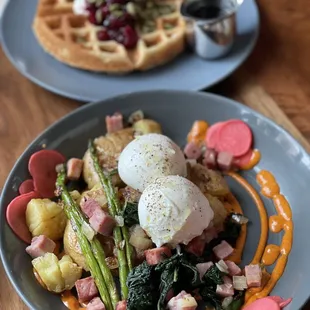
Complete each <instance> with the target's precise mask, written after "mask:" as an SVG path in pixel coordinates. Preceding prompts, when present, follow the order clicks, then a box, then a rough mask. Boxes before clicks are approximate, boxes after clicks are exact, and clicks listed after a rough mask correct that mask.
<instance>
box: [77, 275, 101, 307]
mask: <svg viewBox="0 0 310 310" xmlns="http://www.w3.org/2000/svg"><path fill="white" fill-rule="evenodd" d="M75 288H76V291H77V294H78V298H79V301H80V302H86V301H90V300H92V299H93V298H95V297H96V296H97V295H98V289H97V286H96V284H95V281H94V279H93V278H92V277H88V278H84V279H80V280H77V281H76V282H75Z"/></svg>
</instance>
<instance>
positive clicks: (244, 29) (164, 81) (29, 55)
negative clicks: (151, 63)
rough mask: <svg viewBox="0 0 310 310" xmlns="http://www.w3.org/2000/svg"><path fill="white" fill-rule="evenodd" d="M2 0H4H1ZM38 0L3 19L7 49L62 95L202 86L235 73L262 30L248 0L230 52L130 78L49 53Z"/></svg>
mask: <svg viewBox="0 0 310 310" xmlns="http://www.w3.org/2000/svg"><path fill="white" fill-rule="evenodd" d="M0 1H3V0H0ZM36 6H37V0H27V1H26V0H11V1H8V3H7V5H6V7H5V8H4V11H3V15H2V18H1V23H0V37H2V47H3V49H4V51H5V53H6V55H7V57H8V58H9V59H10V61H11V62H12V63H13V64H14V66H15V67H16V68H17V69H18V70H19V71H20V72H21V73H22V74H23V75H25V76H26V77H27V78H29V79H30V80H31V81H33V82H34V83H37V84H39V85H40V86H42V87H44V88H46V89H48V90H50V91H52V92H55V93H57V94H59V95H62V96H65V97H69V98H73V99H77V100H81V101H96V100H102V99H105V98H108V97H112V96H115V95H120V94H124V93H128V92H135V91H143V90H151V89H172V90H201V89H204V88H207V87H209V86H211V85H213V84H215V83H217V82H219V81H220V80H222V79H224V78H225V77H227V76H228V75H229V74H231V73H232V72H233V71H234V70H235V69H236V68H237V67H238V66H239V65H240V64H242V62H243V61H244V60H245V59H246V58H247V56H248V55H249V54H250V53H251V51H252V49H253V47H254V45H255V42H256V40H257V36H258V31H259V13H258V8H257V6H256V3H255V1H254V0H245V2H244V3H243V5H242V6H241V8H240V10H239V12H238V14H237V20H238V37H237V40H236V44H235V45H234V48H233V50H232V51H231V53H230V54H229V55H228V56H227V57H225V58H223V59H219V60H216V61H204V60H202V59H200V58H198V57H197V56H195V55H194V54H192V53H184V54H182V55H181V56H179V57H178V58H177V59H176V60H175V61H173V62H171V63H169V64H167V65H166V66H163V67H160V68H157V69H154V70H151V71H148V72H143V73H139V72H136V73H133V74H129V75H126V76H109V75H105V74H98V73H92V72H87V71H83V70H78V69H74V68H71V67H68V66H67V65H65V64H62V63H61V62H59V61H57V60H55V59H54V58H52V57H51V56H50V55H48V54H47V53H45V52H44V51H43V49H42V48H41V47H40V46H39V44H38V43H37V40H36V38H35V37H34V35H33V33H32V29H31V25H32V20H33V17H34V14H35V10H36Z"/></svg>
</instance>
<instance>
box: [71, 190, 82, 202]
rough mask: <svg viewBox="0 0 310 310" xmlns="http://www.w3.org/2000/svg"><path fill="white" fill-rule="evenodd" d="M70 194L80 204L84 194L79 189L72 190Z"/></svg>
mask: <svg viewBox="0 0 310 310" xmlns="http://www.w3.org/2000/svg"><path fill="white" fill-rule="evenodd" d="M70 195H71V197H72V199H73V200H74V201H75V202H76V203H77V204H80V202H81V198H82V196H81V194H80V193H79V192H78V191H77V190H74V191H72V192H70Z"/></svg>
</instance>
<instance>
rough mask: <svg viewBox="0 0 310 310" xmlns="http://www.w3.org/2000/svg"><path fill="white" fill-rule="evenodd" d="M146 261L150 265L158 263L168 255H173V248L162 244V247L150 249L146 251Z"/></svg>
mask: <svg viewBox="0 0 310 310" xmlns="http://www.w3.org/2000/svg"><path fill="white" fill-rule="evenodd" d="M144 254H145V259H146V262H147V263H148V264H149V265H157V264H158V263H160V262H162V261H164V260H165V259H166V258H167V257H170V256H171V250H170V249H169V248H168V247H166V246H162V247H160V248H155V249H150V250H146V251H144Z"/></svg>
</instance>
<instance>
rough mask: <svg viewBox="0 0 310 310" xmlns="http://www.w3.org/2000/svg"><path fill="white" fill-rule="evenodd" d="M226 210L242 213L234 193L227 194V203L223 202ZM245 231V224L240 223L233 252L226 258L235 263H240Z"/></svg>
mask: <svg viewBox="0 0 310 310" xmlns="http://www.w3.org/2000/svg"><path fill="white" fill-rule="evenodd" d="M224 206H225V208H226V210H227V211H228V212H230V213H240V214H243V211H242V208H241V206H240V204H239V202H238V200H237V199H236V198H235V196H234V195H232V194H229V195H228V196H227V203H224ZM246 233H247V226H246V225H242V226H241V231H240V235H239V238H238V239H237V242H236V246H235V250H234V252H233V253H232V254H231V255H230V256H229V257H228V258H227V259H228V260H231V261H233V262H234V263H236V264H240V263H241V258H242V253H243V249H244V246H245V240H246Z"/></svg>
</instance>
